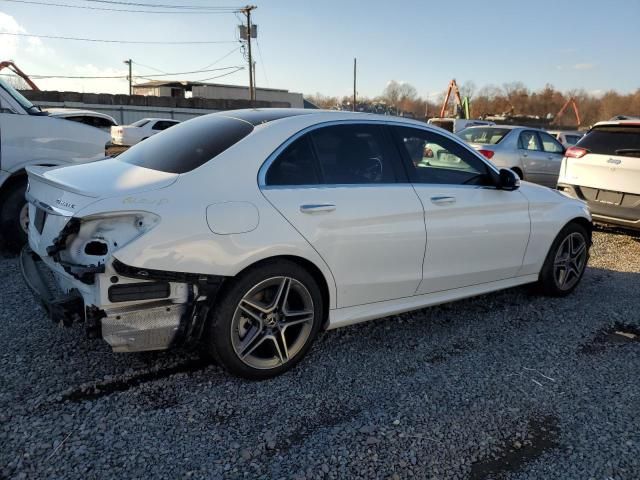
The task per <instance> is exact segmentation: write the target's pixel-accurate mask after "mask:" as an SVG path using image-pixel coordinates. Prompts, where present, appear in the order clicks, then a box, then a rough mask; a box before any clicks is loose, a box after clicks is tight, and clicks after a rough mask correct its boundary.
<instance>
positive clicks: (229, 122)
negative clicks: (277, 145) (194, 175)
mask: <svg viewBox="0 0 640 480" xmlns="http://www.w3.org/2000/svg"><path fill="white" fill-rule="evenodd" d="M252 130H253V125H251V124H250V123H247V122H244V121H242V120H238V119H235V118H229V117H224V116H220V115H216V114H212V115H204V116H202V117H197V118H194V119H193V120H189V121H188V122H184V123H180V124H178V125H176V126H174V127H171V128H169V129H167V130H164V131H163V132H160V133H158V134H157V135H153V136H152V137H149V138H147V139H146V140H145V141H144V142H140V143H138V144H136V145H134V146H133V147H131V148H130V149H129V150H127V151H126V152H124V153H122V154H120V155H119V156H118V159H119V160H121V161H123V162H126V163H130V164H132V165H138V166H139V167H145V168H150V169H153V170H160V171H162V172H168V173H186V172H189V171H191V170H193V169H195V168H198V167H199V166H201V165H204V164H205V163H206V162H208V161H209V160H211V159H212V158H214V157H216V156H218V155H219V154H220V153H222V152H224V151H225V150H226V149H227V148H229V147H231V146H232V145H234V144H235V143H237V142H239V141H240V140H242V139H243V138H244V137H246V136H247V135H249V133H251V131H252Z"/></svg>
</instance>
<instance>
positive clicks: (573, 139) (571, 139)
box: [564, 135, 582, 145]
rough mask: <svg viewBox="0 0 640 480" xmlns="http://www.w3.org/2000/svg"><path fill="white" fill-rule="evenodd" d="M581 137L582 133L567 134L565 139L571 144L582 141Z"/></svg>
mask: <svg viewBox="0 0 640 480" xmlns="http://www.w3.org/2000/svg"><path fill="white" fill-rule="evenodd" d="M581 138H582V135H565V136H564V141H565V142H567V144H569V145H575V144H576V143H578V142H579V141H580V139H581Z"/></svg>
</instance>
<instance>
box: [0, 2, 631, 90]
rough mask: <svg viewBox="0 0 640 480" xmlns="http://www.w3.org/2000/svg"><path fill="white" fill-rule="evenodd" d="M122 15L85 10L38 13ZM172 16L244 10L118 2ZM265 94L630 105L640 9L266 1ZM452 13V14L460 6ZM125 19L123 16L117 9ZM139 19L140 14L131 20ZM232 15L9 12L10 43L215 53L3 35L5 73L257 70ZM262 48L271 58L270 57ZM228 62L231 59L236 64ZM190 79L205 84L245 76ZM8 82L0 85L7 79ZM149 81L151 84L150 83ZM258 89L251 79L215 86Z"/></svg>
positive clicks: (0, 5) (0, 24)
mask: <svg viewBox="0 0 640 480" xmlns="http://www.w3.org/2000/svg"><path fill="white" fill-rule="evenodd" d="M37 1H39V2H42V3H47V4H50V3H57V4H63V3H64V4H69V5H83V6H87V5H89V6H93V7H98V6H101V5H102V6H109V5H106V4H100V3H88V2H87V1H86V0H37ZM119 1H129V2H132V3H136V2H137V3H154V4H165V5H184V4H187V5H214V6H242V5H244V3H236V2H233V1H232V0H180V1H178V0H119ZM252 4H254V5H256V6H257V7H258V8H257V9H256V10H255V11H254V12H253V19H254V23H255V24H257V25H258V41H257V43H254V58H255V61H256V62H257V71H256V76H257V80H256V83H257V86H258V87H269V88H282V89H287V90H290V91H294V92H302V93H305V94H315V93H316V92H320V93H323V94H325V95H336V96H342V95H350V94H351V91H352V88H353V87H352V85H353V77H352V75H353V58H354V57H357V59H358V95H362V96H369V97H374V96H376V95H379V94H380V93H382V91H383V89H384V88H385V86H386V85H387V83H388V82H389V81H391V80H396V81H399V82H408V83H410V84H412V85H413V86H415V87H416V89H417V90H418V93H419V94H420V95H421V96H423V97H427V98H429V97H432V96H435V95H438V94H441V92H442V91H443V90H445V89H446V86H447V84H448V82H449V80H450V79H452V78H456V79H457V81H458V83H459V84H462V83H464V82H468V81H472V82H474V84H475V85H477V86H478V87H482V86H484V85H488V84H493V85H498V86H499V85H502V84H505V83H510V82H514V81H521V82H523V83H524V84H525V85H527V86H528V87H529V88H533V89H538V88H542V87H544V85H545V84H547V83H550V84H552V85H553V86H554V87H556V88H558V89H560V90H563V91H566V90H571V89H578V88H580V89H585V90H586V91H588V92H591V93H593V94H596V95H597V94H600V93H603V92H605V91H607V90H617V91H619V92H622V93H627V92H631V91H634V90H636V89H638V88H640V62H638V58H640V47H639V46H640V23H639V22H638V20H639V19H640V0H608V1H606V2H604V1H601V0H600V1H596V0H581V1H574V0H552V1H551V0H536V1H515V0H514V1H507V0H492V1H490V2H489V1H478V0H475V1H473V0H457V1H455V2H442V1H432V0H422V1H420V0H405V1H402V0H396V1H393V2H391V1H388V0H386V1H384V0H369V1H365V0H340V1H338V0H321V1H320V0H318V1H305V0H297V1H296V0H255V1H254V2H252ZM447 5H450V6H451V7H448V6H447ZM110 6H114V5H110ZM122 8H127V7H122ZM238 23H239V19H238V18H236V15H234V14H233V13H224V14H215V15H177V14H171V15H164V14H145V13H122V12H107V11H99V10H96V9H87V10H81V9H72V8H63V7H59V6H52V5H32V4H27V3H17V2H12V1H8V0H0V32H14V33H15V32H18V33H30V34H38V35H54V36H69V37H86V38H97V39H119V40H137V41H141V40H145V41H149V40H150V41H157V40H162V41H167V40H174V41H191V40H195V41H200V40H207V41H228V42H230V43H221V44H214V45H196V46H194V45H187V46H185V45H124V44H106V43H87V42H72V41H63V40H56V39H35V38H26V37H12V36H7V35H0V61H1V60H8V59H12V60H14V61H15V62H16V63H17V64H18V66H19V67H20V68H22V69H23V70H24V71H25V72H27V73H28V74H35V75H85V76H86V75H91V76H120V75H126V71H127V68H128V67H127V66H126V65H124V63H123V60H125V59H128V58H131V59H133V61H134V66H133V69H134V75H140V76H145V77H147V78H154V74H156V75H157V74H159V73H160V72H189V71H194V70H199V69H203V67H205V66H208V65H211V64H212V63H215V65H213V66H211V67H210V68H223V67H236V66H246V61H245V59H244V58H243V56H242V53H241V52H240V50H239V49H238V46H239V43H238V41H237V38H238V34H237V25H238ZM258 47H259V48H258ZM225 55H227V56H226V57H225V58H222V57H224V56H225ZM232 71H233V69H232V68H230V69H228V70H220V71H215V72H210V73H199V74H191V75H180V76H178V77H155V78H163V79H166V78H176V79H181V80H186V79H188V80H202V79H204V78H209V77H212V76H215V75H221V74H223V73H228V72H232ZM0 78H1V77H0ZM139 81H141V82H142V81H145V80H144V79H139ZM210 81H212V82H218V83H229V84H235V85H247V84H248V72H247V70H246V69H245V70H241V71H237V72H236V73H233V74H230V75H227V76H224V77H220V78H217V79H213V80H210ZM36 83H38V85H39V86H40V88H41V89H47V90H53V89H57V90H76V91H83V92H103V93H126V92H127V91H128V84H127V81H126V80H124V79H100V80H74V79H40V80H37V81H36Z"/></svg>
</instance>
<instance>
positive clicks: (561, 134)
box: [547, 130, 584, 148]
mask: <svg viewBox="0 0 640 480" xmlns="http://www.w3.org/2000/svg"><path fill="white" fill-rule="evenodd" d="M547 133H548V134H549V135H551V136H552V137H554V138H555V139H556V140H558V141H559V142H560V143H561V144H562V145H563V146H564V147H565V148H569V147H573V146H574V145H575V144H576V143H578V142H579V141H580V139H581V138H582V137H584V132H576V131H564V130H549V131H548V132H547Z"/></svg>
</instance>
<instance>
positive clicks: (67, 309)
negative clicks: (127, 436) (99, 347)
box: [20, 246, 223, 352]
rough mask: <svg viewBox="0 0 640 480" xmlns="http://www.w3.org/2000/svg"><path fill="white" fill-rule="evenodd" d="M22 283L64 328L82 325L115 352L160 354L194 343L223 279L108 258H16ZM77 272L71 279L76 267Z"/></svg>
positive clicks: (33, 255)
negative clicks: (92, 261)
mask: <svg viewBox="0 0 640 480" xmlns="http://www.w3.org/2000/svg"><path fill="white" fill-rule="evenodd" d="M20 266H21V270H22V274H23V276H24V279H25V282H26V283H27V285H28V286H29V288H30V289H31V290H32V291H33V292H34V294H35V296H36V298H37V299H38V300H39V301H40V303H41V304H42V306H43V307H44V309H45V310H46V311H47V313H48V314H49V316H50V317H51V319H52V320H54V321H55V322H61V323H62V324H64V325H71V324H73V323H78V322H84V323H85V326H86V329H87V332H88V334H89V336H91V337H102V338H103V339H104V340H105V341H107V342H108V343H109V344H110V345H111V347H112V349H113V350H114V351H116V352H137V351H145V350H163V349H167V348H170V347H172V346H176V345H179V344H184V343H189V342H194V341H197V340H198V339H199V338H200V336H201V334H202V330H203V328H204V322H205V319H206V318H207V315H208V310H209V305H211V302H212V300H213V299H214V298H215V295H216V293H217V291H218V289H219V287H220V285H221V284H222V281H223V277H216V276H210V275H206V276H203V275H196V274H184V273H176V272H161V271H155V270H142V269H137V268H135V267H130V266H127V265H124V264H123V263H121V262H118V260H115V259H112V260H111V261H109V262H107V263H106V264H100V265H98V266H94V267H91V266H87V267H82V266H78V265H73V266H71V267H70V266H69V265H61V264H60V263H57V262H56V261H55V260H54V259H53V258H52V257H44V258H41V257H40V256H39V255H37V254H36V253H34V252H33V251H32V250H31V248H30V247H29V246H27V247H25V248H24V249H23V251H22V253H21V255H20ZM78 268H80V269H82V275H81V276H79V275H77V273H78V272H77V270H76V269H78Z"/></svg>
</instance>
